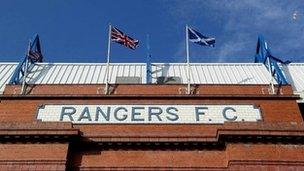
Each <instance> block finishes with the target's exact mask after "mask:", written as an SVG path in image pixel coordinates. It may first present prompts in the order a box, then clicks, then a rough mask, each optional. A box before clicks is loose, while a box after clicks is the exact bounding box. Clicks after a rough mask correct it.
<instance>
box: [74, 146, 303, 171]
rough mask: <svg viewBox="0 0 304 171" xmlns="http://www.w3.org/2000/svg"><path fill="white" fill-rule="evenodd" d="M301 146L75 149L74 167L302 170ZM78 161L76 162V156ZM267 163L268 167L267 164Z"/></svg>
mask: <svg viewBox="0 0 304 171" xmlns="http://www.w3.org/2000/svg"><path fill="white" fill-rule="evenodd" d="M303 153H304V146H303V145H283V144H227V146H226V149H225V150H208V149H207V150H185V151H172V150H171V151H170V150H147V151H141V150H128V151H123V150H120V151H119V150H118V151H114V150H106V151H91V152H88V151H86V152H79V153H78V154H77V155H75V162H74V166H75V167H80V168H81V169H89V168H91V169H92V168H95V169H96V168H99V167H100V168H107V169H109V168H129V169H130V168H138V169H140V168H146V167H151V168H163V169H165V168H166V169H170V168H179V169H186V168H194V169H195V168H196V169H198V168H201V169H203V168H205V169H207V168H208V169H211V168H213V169H224V168H230V169H240V170H243V169H253V168H261V167H260V166H259V165H265V166H264V167H265V168H267V167H269V168H284V166H285V165H286V164H289V165H291V166H293V169H295V168H296V167H298V168H301V169H304V156H303ZM79 155H80V156H81V160H78V161H76V159H77V158H79V157H77V156H79ZM267 165H269V166H267Z"/></svg>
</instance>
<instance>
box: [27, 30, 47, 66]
mask: <svg viewBox="0 0 304 171" xmlns="http://www.w3.org/2000/svg"><path fill="white" fill-rule="evenodd" d="M28 58H29V59H30V60H31V62H33V63H34V62H42V60H43V55H42V52H41V45H40V39H39V35H38V34H37V35H36V36H35V39H34V41H33V43H31V45H30V49H29V51H28Z"/></svg>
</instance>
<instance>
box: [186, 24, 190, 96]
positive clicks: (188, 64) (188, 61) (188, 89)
mask: <svg viewBox="0 0 304 171" xmlns="http://www.w3.org/2000/svg"><path fill="white" fill-rule="evenodd" d="M188 31H189V29H188V25H186V53H187V72H188V73H187V74H188V76H187V77H188V78H187V83H188V86H187V93H188V94H190V93H191V91H190V60H189V34H188Z"/></svg>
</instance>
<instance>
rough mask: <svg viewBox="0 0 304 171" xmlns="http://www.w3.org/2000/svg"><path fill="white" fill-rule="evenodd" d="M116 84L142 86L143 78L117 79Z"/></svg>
mask: <svg viewBox="0 0 304 171" xmlns="http://www.w3.org/2000/svg"><path fill="white" fill-rule="evenodd" d="M115 83H116V84H141V83H142V82H141V77H116V81H115Z"/></svg>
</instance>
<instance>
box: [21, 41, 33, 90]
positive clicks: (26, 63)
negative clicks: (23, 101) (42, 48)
mask: <svg viewBox="0 0 304 171" xmlns="http://www.w3.org/2000/svg"><path fill="white" fill-rule="evenodd" d="M30 48H31V40H29V44H28V47H27V53H26V57H25V69H24V75H23V80H22V86H21V92H20V94H24V93H25V84H26V77H27V68H28V57H29V53H30Z"/></svg>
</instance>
